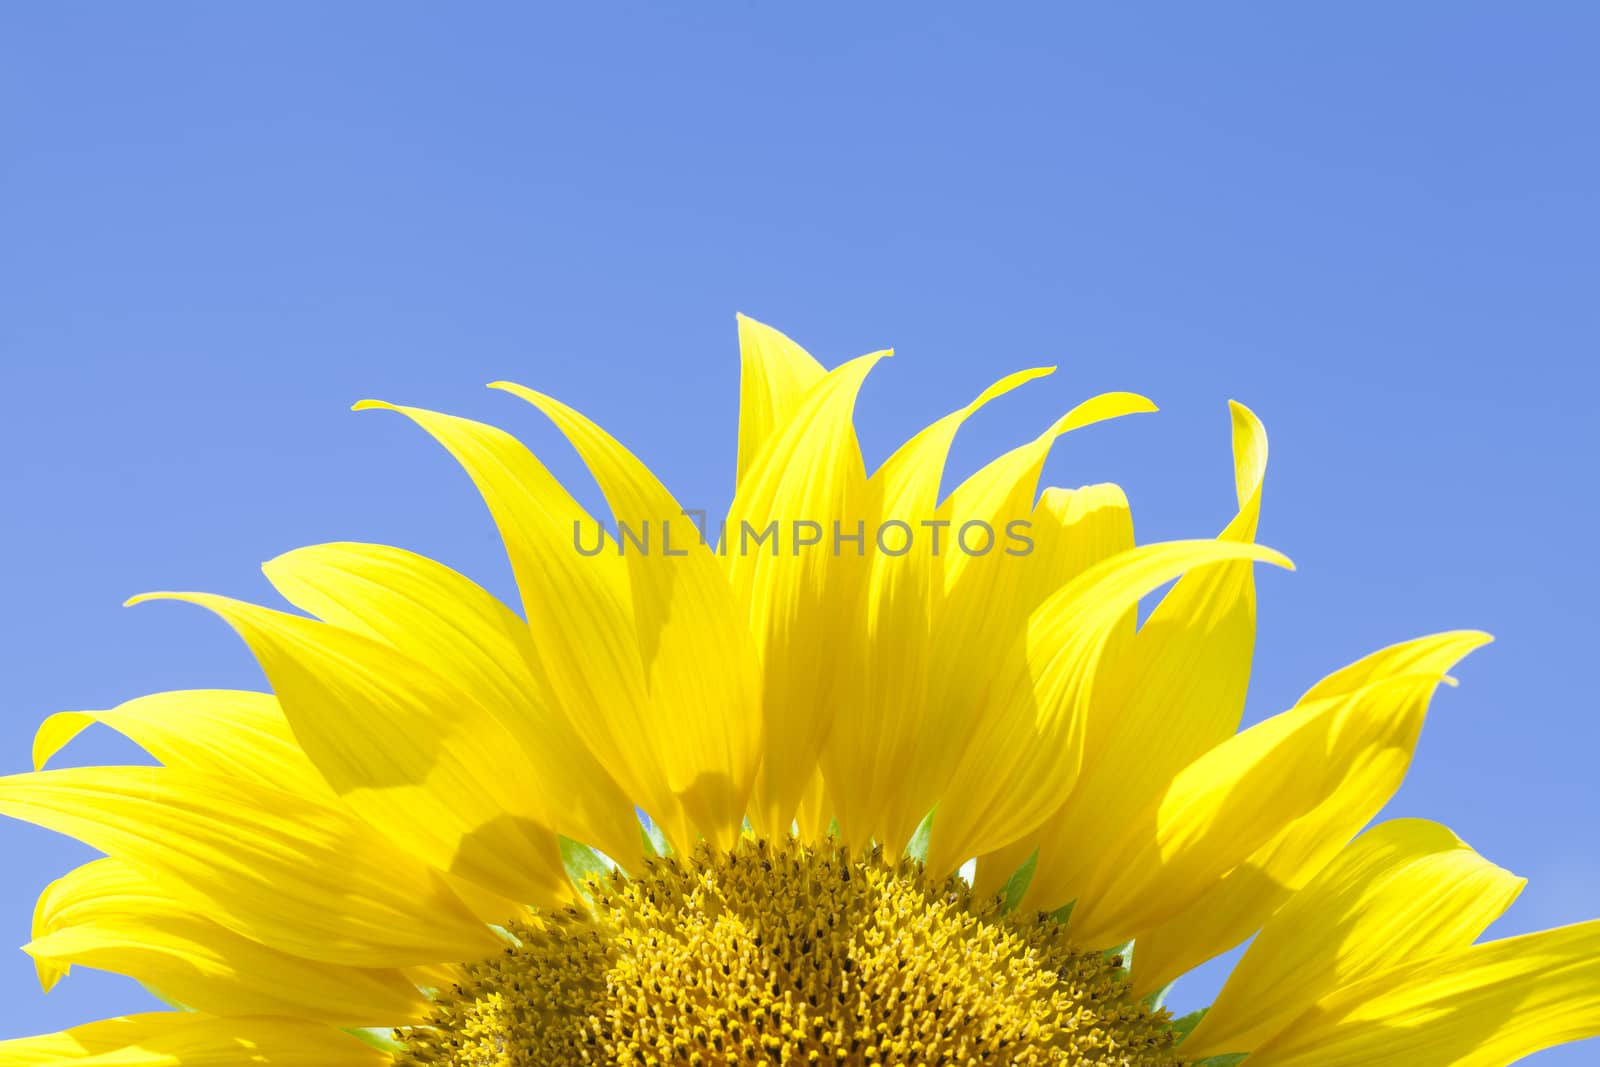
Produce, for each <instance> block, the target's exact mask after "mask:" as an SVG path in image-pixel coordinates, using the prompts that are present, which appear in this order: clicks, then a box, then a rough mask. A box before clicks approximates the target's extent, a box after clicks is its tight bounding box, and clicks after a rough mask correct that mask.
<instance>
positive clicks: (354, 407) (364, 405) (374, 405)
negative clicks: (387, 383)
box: [350, 399, 394, 411]
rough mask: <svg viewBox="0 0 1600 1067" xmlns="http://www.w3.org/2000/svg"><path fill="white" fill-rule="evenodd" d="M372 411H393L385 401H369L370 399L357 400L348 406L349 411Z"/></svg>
mask: <svg viewBox="0 0 1600 1067" xmlns="http://www.w3.org/2000/svg"><path fill="white" fill-rule="evenodd" d="M373 409H379V410H382V411H393V410H394V405H393V404H391V403H389V402H388V401H387V400H371V399H368V400H357V401H356V402H355V403H354V404H351V405H350V410H351V411H372V410H373Z"/></svg>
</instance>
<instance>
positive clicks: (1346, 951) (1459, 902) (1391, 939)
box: [1134, 819, 1524, 1058]
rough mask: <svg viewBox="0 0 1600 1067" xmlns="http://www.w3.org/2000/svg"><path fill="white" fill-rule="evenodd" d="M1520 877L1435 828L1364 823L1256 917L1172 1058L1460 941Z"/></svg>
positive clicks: (1229, 1040) (1251, 1043) (1470, 937)
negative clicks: (1303, 882)
mask: <svg viewBox="0 0 1600 1067" xmlns="http://www.w3.org/2000/svg"><path fill="white" fill-rule="evenodd" d="M1523 884H1524V880H1523V879H1521V878H1517V877H1516V876H1515V875H1513V874H1511V873H1509V872H1508V871H1505V870H1502V869H1501V868H1499V867H1496V866H1495V865H1494V864H1492V863H1490V862H1488V861H1487V860H1485V859H1484V858H1483V857H1481V856H1479V855H1478V854H1477V853H1476V852H1474V851H1472V849H1471V848H1469V847H1467V845H1466V844H1465V843H1463V842H1462V841H1461V839H1460V838H1458V837H1456V835H1455V834H1453V833H1451V832H1450V831H1449V830H1448V829H1446V828H1445V827H1443V826H1440V825H1439V824H1437V823H1432V822H1427V821H1426V820H1422V819H1397V820H1394V821H1392V822H1386V823H1383V824H1381V825H1379V826H1377V827H1374V828H1373V829H1372V830H1369V831H1368V832H1367V833H1365V834H1363V835H1362V836H1361V837H1360V838H1358V839H1357V840H1356V841H1354V842H1353V843H1352V844H1350V845H1348V846H1346V848H1345V849H1344V851H1343V852H1341V853H1340V854H1339V855H1338V856H1337V857H1335V859H1334V860H1333V862H1332V863H1330V864H1329V865H1328V866H1327V867H1326V868H1325V869H1324V870H1323V871H1322V872H1321V873H1320V874H1318V875H1317V877H1316V878H1314V879H1313V880H1312V881H1311V883H1310V884H1309V885H1307V886H1306V887H1305V888H1304V889H1302V890H1301V891H1300V892H1298V893H1296V894H1295V895H1294V896H1293V897H1291V898H1289V901H1288V902H1287V903H1286V904H1284V906H1283V907H1282V908H1281V909H1280V910H1279V911H1278V912H1277V913H1276V914H1274V915H1273V916H1272V917H1271V918H1270V919H1269V920H1268V921H1267V924H1266V926H1264V927H1263V928H1262V930H1261V932H1260V933H1259V934H1258V935H1256V939H1255V940H1254V941H1253V942H1251V945H1250V948H1249V949H1248V950H1247V951H1246V952H1245V954H1244V958H1243V959H1241V960H1240V961H1239V964H1238V966H1237V967H1235V968H1234V970H1233V973H1232V974H1231V975H1230V976H1229V978H1228V982H1227V984H1226V985H1225V986H1224V987H1223V989H1222V993H1221V995H1219V996H1218V997H1217V1000H1216V1002H1215V1003H1214V1004H1213V1005H1212V1006H1211V1010H1210V1011H1209V1012H1207V1013H1206V1016H1205V1018H1204V1019H1203V1020H1201V1022H1200V1025H1199V1027H1197V1028H1196V1029H1195V1031H1194V1032H1193V1033H1192V1034H1190V1036H1189V1038H1188V1039H1187V1040H1186V1041H1185V1042H1184V1047H1183V1053H1184V1055H1185V1056H1187V1057H1195V1058H1204V1057H1206V1056H1214V1055H1222V1054H1224V1053H1228V1052H1236V1051H1240V1050H1248V1049H1252V1048H1255V1047H1257V1046H1258V1045H1260V1044H1262V1043H1264V1042H1265V1041H1267V1040H1268V1039H1270V1038H1271V1037H1273V1036H1274V1035H1276V1034H1278V1033H1279V1032H1281V1031H1282V1030H1283V1029H1284V1027H1285V1026H1287V1025H1288V1024H1289V1023H1290V1022H1291V1021H1293V1019H1294V1018H1295V1016H1297V1015H1299V1014H1300V1013H1301V1012H1303V1011H1304V1010H1305V1009H1306V1008H1307V1007H1309V1006H1310V1005H1311V1004H1313V1003H1314V1002H1316V1001H1318V1000H1321V999H1323V998H1324V997H1327V996H1329V995H1330V994H1333V993H1335V992H1337V991H1338V990H1340V989H1343V988H1345V987H1346V986H1349V985H1352V984H1354V983H1356V982H1359V981H1361V980H1363V979H1365V978H1370V977H1371V976H1373V975H1375V974H1379V973H1381V972H1383V971H1385V970H1389V969H1390V968H1393V967H1395V966H1397V965H1399V964H1401V963H1407V962H1410V961H1414V960H1421V959H1427V958H1428V957H1430V956H1437V955H1440V954H1442V953H1445V952H1450V951H1453V950H1456V949H1462V948H1466V947H1467V946H1468V945H1470V944H1472V942H1473V941H1474V940H1475V939H1476V938H1477V937H1478V935H1479V934H1481V933H1483V931H1484V930H1486V929H1487V928H1488V926H1489V924H1490V923H1492V922H1494V921H1495V919H1497V918H1499V917H1500V915H1501V914H1502V913H1503V912H1504V911H1505V910H1506V908H1508V907H1510V906H1511V902H1512V901H1513V900H1515V899H1516V897H1517V894H1518V893H1519V892H1520V891H1521V890H1522V886H1523ZM1134 955H1135V958H1137V956H1138V953H1135V954H1134Z"/></svg>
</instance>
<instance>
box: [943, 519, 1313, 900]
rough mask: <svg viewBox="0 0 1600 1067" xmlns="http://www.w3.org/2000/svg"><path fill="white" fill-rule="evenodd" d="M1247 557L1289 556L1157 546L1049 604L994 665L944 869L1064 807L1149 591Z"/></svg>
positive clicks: (1120, 559)
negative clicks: (1107, 671) (1116, 640)
mask: <svg viewBox="0 0 1600 1067" xmlns="http://www.w3.org/2000/svg"><path fill="white" fill-rule="evenodd" d="M1239 559H1256V560H1261V561H1263V562H1271V563H1276V564H1279V565H1281V566H1289V561H1288V560H1287V559H1285V558H1284V557H1283V556H1281V555H1279V554H1278V553H1276V552H1273V551H1272V550H1271V549H1267V548H1262V547H1260V546H1259V545H1251V544H1240V543H1236V542H1227V541H1173V542H1168V543H1164V544H1154V545H1145V546H1143V547H1140V548H1135V549H1131V550H1129V551H1127V552H1123V553H1121V554H1120V555H1118V556H1114V557H1112V558H1111V559H1109V560H1106V561H1105V562H1103V563H1100V564H1097V565H1096V566H1094V567H1091V568H1090V569H1089V570H1087V571H1085V572H1084V573H1083V574H1081V575H1079V576H1078V577H1077V578H1075V579H1073V580H1072V581H1071V582H1070V583H1068V584H1067V586H1066V587H1065V588H1063V589H1062V590H1061V591H1060V592H1058V593H1056V594H1055V595H1054V596H1052V597H1051V598H1050V599H1049V600H1047V601H1045V603H1044V604H1042V605H1040V607H1039V608H1038V610H1037V611H1035V612H1034V613H1033V615H1032V616H1030V617H1029V619H1028V627H1027V633H1026V635H1025V638H1024V639H1023V641H1022V642H1020V643H1019V644H1018V645H1017V646H1016V647H1014V649H1013V650H1011V651H1010V652H1008V654H1007V655H1006V656H1005V657H1004V658H1003V659H1002V658H997V659H994V660H991V661H989V664H988V665H987V666H986V670H987V671H989V672H990V677H991V678H992V679H993V685H994V687H995V688H994V692H993V694H992V696H991V697H990V700H989V704H988V707H987V708H986V709H985V710H984V711H983V713H982V717H981V719H980V721H979V722H978V724H977V727H976V729H975V730H974V732H973V733H972V734H971V736H970V737H969V738H968V739H967V740H966V742H965V744H964V745H963V747H962V750H961V761H960V762H959V763H958V764H957V766H956V770H955V773H954V775H953V776H952V777H951V778H950V780H949V782H948V783H947V784H946V787H945V793H944V795H945V796H949V797H951V798H953V799H954V798H959V802H953V803H951V804H947V805H941V806H940V807H939V808H938V809H937V812H936V814H935V817H934V831H933V838H932V842H931V845H930V849H929V855H928V866H929V868H930V869H931V870H932V871H933V872H934V873H935V874H943V873H947V872H948V871H950V870H954V869H955V867H956V866H957V865H959V864H960V863H962V862H963V861H964V860H966V859H967V858H969V857H972V856H975V855H978V854H980V853H983V852H990V851H993V850H995V849H998V848H1000V847H1002V846H1004V845H1008V844H1010V843H1011V842H1013V841H1015V840H1017V839H1018V838H1020V837H1022V836H1024V835H1025V834H1027V833H1029V832H1031V831H1033V830H1035V829H1037V828H1038V827H1039V825H1040V824H1041V823H1042V822H1043V821H1044V820H1045V819H1046V818H1048V817H1049V816H1050V814H1051V813H1052V812H1054V811H1055V810H1057V809H1058V808H1059V807H1060V806H1061V804H1062V802H1063V801H1064V800H1065V799H1066V797H1067V795H1068V794H1069V793H1070V792H1071V790H1072V786H1073V783H1074V782H1075V781H1076V779H1077V776H1078V770H1079V767H1080V764H1081V761H1082V757H1083V741H1084V723H1085V721H1086V714H1087V709H1088V708H1089V706H1090V704H1091V701H1092V698H1093V689H1094V683H1095V679H1096V676H1097V673H1098V667H1099V664H1100V658H1101V655H1102V652H1103V651H1104V648H1105V644H1106V641H1107V638H1108V637H1109V636H1110V635H1111V633H1112V632H1113V631H1114V630H1115V628H1116V627H1117V626H1118V625H1119V623H1120V622H1121V621H1122V620H1123V617H1124V616H1125V615H1126V614H1127V612H1128V611H1129V610H1131V609H1132V608H1133V607H1134V606H1135V605H1136V604H1137V603H1138V601H1139V598H1140V597H1142V596H1145V595H1147V594H1148V593H1150V592H1151V591H1153V590H1154V589H1156V588H1159V587H1160V586H1161V585H1163V584H1165V583H1167V582H1170V581H1172V580H1173V579H1174V578H1176V577H1178V576H1179V575H1180V574H1182V573H1183V572H1185V571H1187V570H1189V569H1191V568H1194V567H1201V566H1206V565H1208V564H1215V563H1221V562H1225V561H1230V560H1239Z"/></svg>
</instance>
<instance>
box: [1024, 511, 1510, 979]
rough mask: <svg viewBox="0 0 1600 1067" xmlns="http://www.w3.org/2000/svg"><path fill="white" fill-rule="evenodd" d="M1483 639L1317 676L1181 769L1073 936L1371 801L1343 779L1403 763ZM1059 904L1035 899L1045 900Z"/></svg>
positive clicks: (1444, 642) (1414, 645) (1099, 937)
mask: <svg viewBox="0 0 1600 1067" xmlns="http://www.w3.org/2000/svg"><path fill="white" fill-rule="evenodd" d="M1219 543H1225V542H1219ZM1487 641H1488V637H1487V636H1486V635H1484V634H1479V633H1473V632H1469V631H1462V632H1455V633H1447V634H1439V635H1436V636H1434V637H1430V638H1422V639H1419V640H1417V641H1413V642H1408V643H1407V644H1404V645H1399V646H1395V647H1394V648H1391V649H1386V650H1384V651H1383V652H1380V653H1377V654H1375V655H1373V656H1369V657H1367V659H1365V660H1362V661H1361V662H1360V663H1358V664H1355V665H1353V666H1352V667H1349V668H1346V669H1345V670H1344V671H1341V672H1339V674H1338V675H1335V676H1333V677H1332V678H1330V679H1326V680H1324V681H1323V682H1322V683H1321V684H1319V685H1318V686H1316V687H1314V688H1313V689H1312V690H1311V692H1309V693H1307V694H1306V696H1305V697H1304V698H1302V700H1301V701H1300V703H1298V704H1297V705H1296V706H1295V707H1294V708H1292V709H1291V710H1289V711H1287V712H1284V713H1282V714H1281V715H1277V716H1274V717H1273V718H1270V719H1268V720H1266V721H1265V722H1263V723H1260V724H1259V725H1256V726H1253V727H1251V728H1250V729H1248V730H1246V731H1244V732H1243V733H1240V734H1237V735H1235V736H1234V737H1232V738H1229V739H1228V740H1227V741H1225V742H1223V743H1222V744H1220V745H1218V746H1216V747H1215V748H1213V749H1211V750H1210V751H1209V752H1207V753H1206V754H1205V755H1203V756H1201V757H1200V758H1199V759H1197V760H1195V761H1194V762H1193V763H1191V764H1190V765H1189V766H1188V767H1185V768H1184V769H1183V770H1182V771H1180V772H1179V773H1178V774H1177V775H1176V776H1175V777H1174V778H1173V780H1172V784H1171V786H1170V787H1169V788H1168V789H1167V791H1166V793H1165V794H1164V795H1163V796H1162V797H1161V798H1160V799H1159V800H1157V801H1156V802H1154V803H1153V804H1151V805H1150V806H1149V808H1148V809H1147V811H1146V813H1145V815H1144V816H1142V817H1141V820H1140V822H1139V824H1138V825H1136V827H1135V831H1136V832H1132V833H1129V834H1128V835H1127V836H1126V837H1125V838H1123V839H1122V840H1120V841H1118V842H1117V843H1116V844H1115V846H1114V847H1112V848H1111V849H1109V850H1108V851H1106V852H1104V853H1102V854H1101V855H1100V856H1099V857H1097V860H1098V866H1097V868H1096V870H1095V872H1094V874H1093V875H1091V877H1090V878H1089V880H1088V881H1087V883H1086V885H1085V887H1084V889H1083V891H1082V894H1081V895H1080V896H1079V897H1078V898H1077V903H1076V905H1075V907H1074V910H1073V914H1072V929H1073V933H1074V935H1075V936H1076V937H1077V938H1079V939H1081V941H1082V942H1083V943H1085V944H1098V945H1114V944H1120V943H1122V942H1123V941H1126V940H1129V939H1130V938H1133V937H1135V936H1137V935H1138V934H1139V933H1140V932H1141V931H1143V930H1145V929H1148V928H1150V927H1153V926H1155V925H1157V924H1159V923H1161V922H1162V921H1164V920H1166V919H1168V918H1171V917H1172V916H1174V915H1176V914H1178V913H1179V912H1181V911H1182V910H1183V909H1184V908H1185V907H1188V906H1189V905H1192V904H1193V903H1194V902H1195V901H1196V900H1197V899H1199V898H1200V897H1201V896H1202V895H1203V894H1204V893H1205V892H1206V891H1207V890H1209V889H1211V888H1212V887H1214V886H1215V885H1216V884H1217V883H1218V882H1219V881H1220V879H1221V878H1222V877H1223V876H1224V875H1226V874H1227V872H1228V871H1230V870H1231V869H1233V868H1234V867H1236V866H1237V865H1238V864H1240V863H1242V862H1244V861H1245V860H1246V859H1247V858H1248V857H1249V856H1250V855H1251V854H1252V853H1254V852H1255V851H1256V849H1258V848H1260V847H1261V846H1262V845H1264V844H1266V843H1267V842H1269V841H1271V840H1272V839H1273V838H1274V837H1275V836H1276V835H1277V834H1279V833H1281V832H1282V831H1283V829H1284V828H1285V827H1286V826H1287V825H1288V824H1289V823H1291V822H1292V821H1293V820H1295V819H1297V818H1299V817H1301V816H1303V815H1305V814H1307V813H1309V812H1311V811H1313V810H1315V809H1316V808H1317V807H1318V806H1320V805H1322V804H1324V803H1325V802H1327V801H1329V800H1330V799H1331V798H1334V797H1336V796H1338V797H1340V800H1341V803H1342V804H1344V805H1348V806H1355V807H1362V806H1366V805H1368V804H1370V803H1371V801H1372V799H1373V798H1372V797H1371V796H1370V795H1357V794H1352V793H1349V792H1347V791H1345V790H1343V789H1342V788H1341V787H1342V786H1344V785H1345V784H1346V782H1347V781H1348V780H1350V779H1351V771H1352V768H1364V767H1367V766H1370V765H1372V764H1375V763H1376V764H1387V765H1389V766H1398V767H1404V766H1405V764H1406V763H1407V762H1409V760H1410V757H1411V748H1412V746H1413V745H1414V744H1415V743H1416V737H1417V731H1418V729H1419V728H1420V726H1421V720H1422V716H1423V714H1424V712H1425V710H1426V708H1427V703H1428V699H1429V697H1430V696H1431V695H1432V693H1433V691H1434V689H1435V688H1436V687H1437V686H1438V685H1439V683H1440V682H1441V681H1442V680H1443V679H1444V677H1445V672H1446V671H1447V670H1449V669H1450V667H1451V666H1453V665H1454V664H1455V663H1456V662H1457V661H1458V660H1460V659H1461V657H1463V656H1465V655H1466V654H1467V653H1468V652H1470V651H1472V649H1474V648H1477V647H1479V646H1481V645H1483V644H1484V643H1486V642H1487ZM1335 679H1337V681H1336V680H1335ZM1357 780H1360V781H1366V780H1368V779H1366V778H1365V777H1362V778H1359V779H1357ZM1065 903H1067V902H1066V901H1051V900H1049V899H1048V898H1046V899H1044V900H1042V901H1040V904H1041V906H1045V907H1049V906H1052V905H1053V904H1056V905H1059V904H1065ZM1135 955H1136V957H1137V954H1135Z"/></svg>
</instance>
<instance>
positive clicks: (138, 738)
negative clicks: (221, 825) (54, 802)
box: [33, 689, 333, 799]
mask: <svg viewBox="0 0 1600 1067" xmlns="http://www.w3.org/2000/svg"><path fill="white" fill-rule="evenodd" d="M96 722H97V723H100V724H101V725H103V726H109V727H110V728H111V729H113V730H116V731H117V732H118V733H120V734H122V735H123V736H125V737H127V738H128V739H129V740H130V741H132V742H133V743H134V744H136V745H138V746H139V747H140V748H142V749H144V750H145V751H146V752H148V753H150V755H152V756H154V757H155V758H156V759H158V760H160V761H161V762H162V763H163V764H165V765H167V766H169V767H187V768H189V769H190V770H196V771H209V772H212V773H216V774H230V775H234V776H235V777H238V778H244V779H247V780H249V781H253V782H259V783H261V784H263V785H270V786H275V787H277V788H279V789H286V790H288V791H290V792H293V793H300V794H302V795H304V796H311V797H319V798H322V799H331V798H332V797H333V791H332V790H330V789H329V788H328V784H327V783H326V782H325V781H323V780H322V775H321V774H320V773H319V772H318V771H317V769H316V767H314V766H313V765H312V763H311V761H310V760H309V759H307V758H306V754H305V753H304V752H302V751H301V750H300V745H299V743H298V742H297V741H296V740H295V738H294V734H293V733H292V732H291V731H290V729H289V723H288V720H287V719H285V718H284V717H283V711H282V709H281V708H279V707H278V701H277V699H276V698H275V697H273V696H272V694H271V693H248V692H243V691H240V690H235V689H189V690H180V691H177V692H171V693H153V694H151V695H150V696H146V697H140V698H138V699H137V700H130V701H128V702H127V703H125V704H120V705H118V706H117V707H115V708H111V709H110V710H108V711H63V712H59V713H57V714H55V715H52V716H50V717H49V718H48V719H46V720H45V721H44V722H43V723H41V724H40V726H39V731H38V733H37V734H35V735H34V739H33V767H34V770H42V769H43V768H44V766H45V764H46V763H48V762H49V761H50V759H51V757H53V756H54V755H55V754H56V753H57V752H59V751H60V750H61V748H62V746H63V745H65V744H66V743H67V742H68V741H70V740H72V739H73V738H74V737H76V736H77V735H78V734H79V733H80V732H81V731H82V730H83V729H84V727H86V726H88V725H89V724H91V723H96Z"/></svg>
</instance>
